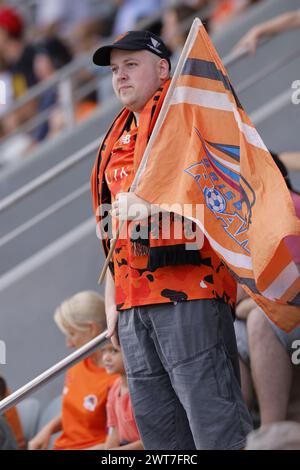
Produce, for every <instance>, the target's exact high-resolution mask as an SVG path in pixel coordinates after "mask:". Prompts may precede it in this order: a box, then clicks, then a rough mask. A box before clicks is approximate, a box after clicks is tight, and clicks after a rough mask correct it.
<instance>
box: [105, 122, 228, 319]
mask: <svg viewBox="0 0 300 470" xmlns="http://www.w3.org/2000/svg"><path fill="white" fill-rule="evenodd" d="M136 135H137V129H136V128H135V127H133V128H132V129H131V130H130V131H127V130H125V131H124V133H123V134H122V136H121V137H120V139H118V140H117V142H116V144H115V146H114V148H113V149H112V153H111V158H110V161H109V163H108V165H107V167H106V171H105V178H106V182H107V184H108V187H109V189H110V190H111V193H112V201H113V200H114V199H115V196H116V194H117V193H118V192H120V191H125V192H126V191H128V189H129V187H130V185H131V183H132V179H133V175H134V169H133V165H134V163H133V159H134V155H133V152H134V143H135V137H136ZM201 257H202V259H203V262H202V264H201V266H191V265H178V266H176V268H175V269H174V266H166V267H161V268H158V269H156V270H155V271H154V272H151V271H149V270H148V269H146V268H147V263H148V255H144V256H136V255H135V254H134V251H133V249H132V247H131V244H130V240H129V238H128V237H126V238H124V239H121V238H119V240H118V242H117V245H116V248H115V252H114V257H113V262H114V281H115V296H116V304H117V308H118V309H120V310H124V309H127V308H131V307H133V306H141V305H149V304H157V303H167V302H171V301H180V300H196V299H201V298H204V299H209V298H219V299H222V300H224V301H225V302H228V303H230V304H231V306H232V307H233V306H234V303H235V297H236V283H235V281H234V280H233V279H232V277H231V276H230V274H229V273H228V271H227V269H226V267H225V266H224V265H223V263H221V262H220V259H219V257H218V256H217V255H216V254H215V253H214V251H213V250H212V249H211V247H210V246H209V243H208V241H207V240H205V241H204V245H203V247H202V248H201Z"/></svg>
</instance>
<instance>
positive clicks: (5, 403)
mask: <svg viewBox="0 0 300 470" xmlns="http://www.w3.org/2000/svg"><path fill="white" fill-rule="evenodd" d="M106 334H107V330H105V331H104V332H103V333H101V334H100V335H99V336H96V338H93V339H92V340H91V341H89V342H88V343H86V344H84V345H83V346H82V347H81V348H79V349H78V350H77V351H75V352H73V353H72V354H70V355H69V356H67V357H65V358H64V359H62V360H61V361H59V362H57V363H56V364H55V365H54V366H52V367H50V368H49V369H47V370H46V371H45V372H43V373H42V374H40V375H38V376H37V377H36V378H35V379H33V380H31V381H30V382H28V383H27V384H25V385H23V387H21V388H19V389H18V390H16V391H15V392H13V393H11V394H10V395H9V396H8V397H6V398H4V399H3V400H1V401H0V413H4V412H5V411H7V410H8V409H9V408H11V407H12V406H15V405H17V403H19V402H20V401H21V400H24V398H26V397H27V396H28V395H30V394H31V393H33V392H35V391H36V390H38V389H39V388H40V387H41V386H42V385H45V384H46V383H48V382H49V381H50V380H52V379H54V378H55V377H57V376H58V375H59V374H61V373H63V372H64V371H65V370H66V369H68V368H69V367H71V366H73V365H74V364H76V363H77V362H79V361H81V360H82V359H84V358H86V357H88V356H89V355H91V353H92V352H93V351H95V350H96V349H98V348H99V347H100V346H104V344H105V343H107V341H108V339H107V338H106Z"/></svg>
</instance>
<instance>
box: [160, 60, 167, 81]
mask: <svg viewBox="0 0 300 470" xmlns="http://www.w3.org/2000/svg"><path fill="white" fill-rule="evenodd" d="M158 67H159V78H160V79H161V80H162V81H165V80H166V79H167V78H169V75H170V66H169V62H168V61H167V59H161V60H160V61H159V63H158Z"/></svg>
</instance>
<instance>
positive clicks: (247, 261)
mask: <svg viewBox="0 0 300 470" xmlns="http://www.w3.org/2000/svg"><path fill="white" fill-rule="evenodd" d="M189 219H190V220H192V221H193V222H195V223H196V224H197V225H198V227H200V230H202V232H203V233H204V235H205V236H206V237H207V239H208V241H209V243H210V244H211V247H212V248H213V249H214V250H216V251H217V252H218V253H220V255H222V256H223V258H224V259H225V260H226V262H227V263H229V264H231V266H234V267H235V268H243V269H249V270H251V271H252V259H251V257H250V256H247V255H242V254H240V253H235V252H234V251H230V250H228V249H227V248H224V247H223V246H222V245H220V244H219V243H218V242H217V241H216V240H215V239H214V238H213V237H212V236H211V235H210V234H209V233H208V232H207V230H206V229H205V228H204V225H203V224H202V223H201V222H200V220H199V219H195V218H194V217H189Z"/></svg>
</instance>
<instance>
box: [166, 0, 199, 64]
mask: <svg viewBox="0 0 300 470" xmlns="http://www.w3.org/2000/svg"><path fill="white" fill-rule="evenodd" d="M194 14H195V9H194V8H192V7H190V6H189V5H185V4H179V5H176V6H174V7H170V8H167V9H166V10H165V11H164V12H163V17H162V18H163V24H162V32H161V36H162V38H163V40H164V42H165V43H166V45H167V46H168V48H169V49H170V51H171V53H172V62H173V61H174V63H175V64H176V63H177V62H178V59H179V56H180V54H181V51H182V48H183V46H184V43H185V40H186V38H187V35H188V33H189V29H190V26H191V23H188V24H187V25H186V27H185V28H184V29H182V25H181V23H182V22H183V21H184V20H186V19H187V18H190V17H192V16H193V15H194Z"/></svg>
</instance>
